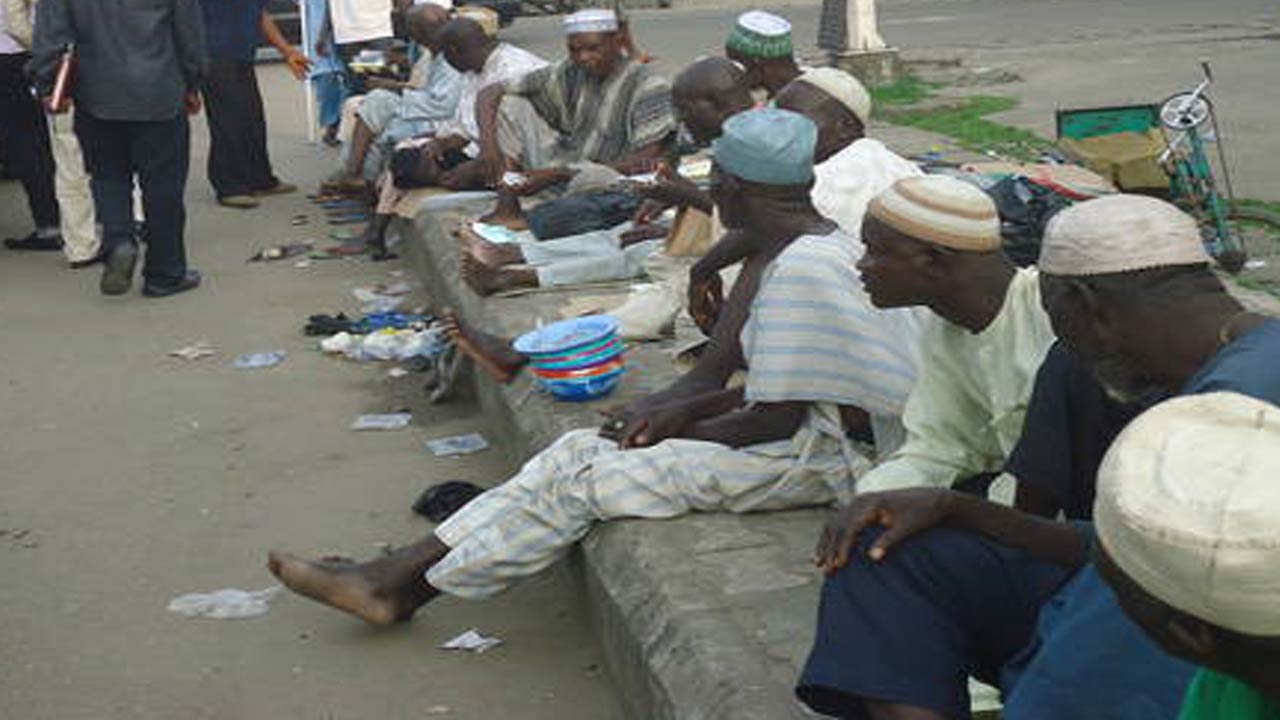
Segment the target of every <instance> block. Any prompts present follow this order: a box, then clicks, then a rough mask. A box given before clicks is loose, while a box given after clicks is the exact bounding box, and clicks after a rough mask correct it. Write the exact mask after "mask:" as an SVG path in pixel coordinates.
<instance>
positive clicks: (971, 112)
mask: <svg viewBox="0 0 1280 720" xmlns="http://www.w3.org/2000/svg"><path fill="white" fill-rule="evenodd" d="M1017 105H1018V101H1016V100H1014V99H1013V98H1007V97H996V96H993V95H975V96H973V97H970V98H965V99H964V100H963V104H960V105H957V106H955V107H940V108H933V109H921V110H902V111H895V112H892V113H889V114H888V117H887V119H888V120H889V122H892V123H895V124H897V125H908V126H910V127H916V128H920V129H921V130H928V131H930V132H936V133H940V134H942V135H946V136H948V137H951V138H953V139H955V140H956V142H958V143H959V144H960V146H961V147H963V148H965V149H967V150H972V151H974V152H987V151H991V152H995V153H996V154H998V155H1002V156H1005V157H1011V158H1015V159H1018V160H1033V159H1035V157H1036V155H1038V154H1039V153H1040V152H1041V151H1043V150H1046V149H1048V148H1051V147H1053V143H1051V142H1049V141H1048V140H1046V139H1044V138H1042V137H1040V136H1039V135H1036V134H1035V133H1033V132H1030V131H1027V130H1022V129H1019V128H1015V127H1011V126H1009V125H1004V124H1002V123H998V122H993V121H991V120H988V119H986V117H985V116H987V115H992V114H995V113H999V112H1004V111H1006V110H1011V109H1013V108H1014V107H1017Z"/></svg>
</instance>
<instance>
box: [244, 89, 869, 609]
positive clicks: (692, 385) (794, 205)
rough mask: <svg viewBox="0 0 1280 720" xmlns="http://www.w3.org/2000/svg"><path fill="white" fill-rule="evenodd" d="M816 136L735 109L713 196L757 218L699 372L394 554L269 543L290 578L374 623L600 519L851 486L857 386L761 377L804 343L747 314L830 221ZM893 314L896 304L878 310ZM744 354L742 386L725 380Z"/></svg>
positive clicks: (793, 368) (551, 451)
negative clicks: (781, 266)
mask: <svg viewBox="0 0 1280 720" xmlns="http://www.w3.org/2000/svg"><path fill="white" fill-rule="evenodd" d="M817 134H818V133H817V128H816V127H815V126H814V125H813V123H812V121H810V120H808V119H807V118H805V117H803V116H801V115H797V114H795V113H791V112H787V111H784V110H774V109H763V110H754V111H750V112H746V113H741V114H739V115H737V116H735V117H733V118H731V119H730V120H729V121H727V122H726V123H725V126H724V134H723V135H722V136H721V138H720V139H719V140H717V141H716V143H715V149H714V153H715V162H716V171H715V176H714V181H713V183H714V184H713V189H712V194H713V196H714V197H715V201H716V203H717V204H718V205H719V207H720V211H721V214H722V215H723V216H724V217H725V218H726V222H729V223H730V224H732V225H734V226H738V227H744V228H750V231H751V232H752V234H753V235H754V236H755V240H754V243H755V244H754V253H753V254H752V256H751V257H750V258H748V259H747V261H746V266H745V267H744V269H743V272H742V274H741V276H740V280H739V282H738V284H737V285H736V286H735V287H734V290H733V293H732V295H731V296H730V301H729V306H728V307H727V308H726V311H725V312H724V313H723V314H722V316H721V319H720V323H719V325H717V327H716V331H715V333H714V337H713V338H712V342H711V346H710V347H709V349H708V350H707V351H706V352H705V353H704V355H703V358H702V360H701V361H700V362H699V365H698V367H697V368H695V369H694V370H693V371H692V372H691V373H690V374H689V375H687V376H685V377H684V378H681V379H680V380H678V381H677V382H676V383H675V384H674V385H673V386H672V387H671V388H669V389H668V390H667V391H664V392H662V393H658V394H656V395H654V396H651V397H650V398H648V399H647V400H645V401H643V402H640V403H636V404H634V405H633V406H632V407H630V408H628V409H627V410H626V411H623V412H620V413H617V414H615V415H614V416H613V417H612V418H611V419H610V421H609V422H607V423H606V425H605V427H604V428H602V429H600V430H597V429H583V430H575V431H572V432H569V433H566V434H565V435H563V436H562V437H561V438H560V439H559V440H557V441H556V442H555V443H554V444H552V446H551V447H549V448H548V449H547V450H545V451H543V452H541V453H539V454H538V455H537V456H535V457H534V458H533V459H531V460H530V461H529V462H528V463H527V464H526V465H525V466H524V468H523V469H522V470H521V471H520V472H519V473H518V474H517V475H516V476H515V477H513V478H512V479H510V480H508V481H507V482H506V483H504V484H501V485H499V486H497V487H495V488H494V489H492V490H490V491H488V492H486V493H484V494H483V495H481V496H479V497H477V498H476V499H474V500H472V501H471V502H470V503H468V504H467V505H466V506H465V507H463V508H462V509H460V510H458V511H457V513H455V514H454V515H453V516H451V517H450V518H449V519H448V520H446V521H445V522H444V523H442V524H441V525H440V526H438V527H437V528H436V529H435V531H434V532H432V533H431V534H430V535H428V536H427V537H426V538H425V539H423V540H421V541H419V542H417V543H415V544H412V545H409V546H406V547H405V548H403V549H401V550H399V551H397V552H396V553H394V554H393V555H391V556H390V557H387V558H382V559H379V560H374V561H371V562H367V563H363V564H356V563H350V562H337V563H335V562H324V561H319V562H309V561H306V560H303V559H301V558H298V557H295V556H292V555H288V554H284V553H272V554H271V556H270V561H269V567H270V569H271V571H272V572H273V573H275V575H276V576H277V577H279V578H280V580H281V581H282V582H283V583H284V584H285V585H286V586H288V587H289V588H290V589H291V590H293V591H294V592H297V593H299V594H301V595H305V596H307V597H310V598H312V599H315V600H317V601H319V602H321V603H324V604H327V605H330V606H332V607H335V608H337V609H339V610H342V611H345V612H348V613H350V614H353V615H355V616H357V617H360V618H362V619H364V620H366V621H368V622H373V623H392V622H397V621H404V620H408V619H409V618H410V617H412V616H413V614H414V613H415V612H416V611H417V610H418V608H419V607H421V606H422V605H424V604H426V602H428V601H429V600H431V599H432V598H434V597H436V596H437V595H439V594H441V593H448V594H450V595H456V596H459V597H466V598H483V597H488V596H491V595H493V594H496V593H498V592H501V591H502V590H504V589H506V588H507V587H509V586H510V585H512V584H513V583H515V582H516V581H518V580H520V579H522V578H524V577H527V576H529V575H531V574H534V573H536V572H538V571H540V570H542V569H543V568H546V567H547V566H549V565H550V564H552V563H553V562H555V561H556V560H557V559H559V558H560V557H562V556H563V555H564V554H565V553H566V552H567V551H568V550H569V548H570V547H572V545H573V543H575V542H577V541H578V540H579V539H581V538H582V537H583V536H584V535H586V533H587V532H588V531H589V530H590V529H591V528H592V527H593V526H594V525H595V524H596V523H597V522H600V521H607V520H612V519H619V518H626V517H645V518H655V519H658V518H671V517H676V516H679V515H683V514H686V513H689V512H697V511H730V512H751V511H763V510H778V509H784V508H792V507H801V506H809V505H815V504H823V503H828V502H831V501H832V500H835V499H837V498H847V497H849V496H851V494H852V492H853V488H854V484H855V482H856V479H857V477H858V476H859V475H860V474H861V473H862V472H864V471H865V470H866V469H867V468H868V467H869V465H870V461H869V460H868V459H867V458H866V457H864V456H863V455H862V454H861V452H860V451H859V449H858V448H857V447H856V446H855V445H854V444H853V442H852V441H851V440H850V433H851V432H853V433H859V432H862V431H865V430H866V413H864V412H861V409H860V408H859V407H857V405H858V403H860V402H861V399H860V398H861V397H862V396H860V395H858V394H857V392H856V388H854V389H852V390H850V391H849V392H848V393H846V394H842V395H840V396H839V397H836V396H832V395H830V394H828V393H826V392H825V390H826V389H827V388H826V387H824V386H820V385H817V384H813V383H810V382H809V381H810V380H812V379H814V378H813V377H808V376H818V375H820V374H816V373H813V372H812V365H809V366H808V367H805V366H804V364H803V363H802V362H797V363H791V364H789V365H787V364H779V363H777V362H776V360H775V359H774V358H769V360H771V362H770V363H769V371H768V372H766V373H762V374H761V377H759V378H754V376H753V375H752V367H753V365H754V363H755V361H756V360H757V359H759V358H762V357H763V355H764V354H776V353H778V352H779V351H780V350H779V349H781V351H783V352H789V353H791V354H792V355H795V354H797V352H798V347H799V346H797V345H796V344H795V343H794V342H793V341H794V332H795V328H794V327H788V326H787V325H786V324H785V323H756V322H751V321H750V320H749V315H750V314H751V313H754V312H755V310H756V308H754V307H753V305H752V300H753V298H754V297H755V295H756V288H757V286H758V285H759V283H760V282H761V278H762V277H765V276H768V275H769V268H770V267H771V266H772V263H773V260H774V258H775V257H776V256H777V255H778V254H779V253H780V252H781V251H782V250H783V249H785V248H786V247H787V246H788V245H790V244H791V243H792V242H793V241H796V240H797V239H803V238H806V237H815V236H825V235H829V234H831V233H833V232H835V231H836V228H835V224H834V223H832V222H831V221H829V220H827V219H825V218H823V217H822V216H821V215H819V214H818V212H817V210H815V209H814V207H813V204H812V202H811V201H810V199H809V186H810V185H811V183H812V182H813V151H814V146H815V144H816V141H817ZM847 274H849V275H852V273H847ZM854 282H855V283H856V278H855V279H854ZM809 292H810V291H809V289H807V288H805V287H796V288H793V290H792V293H793V295H794V297H795V299H796V300H798V301H800V302H805V301H806V300H809V301H813V300H814V298H812V297H810V295H809ZM748 323H750V324H751V326H750V327H749V328H747V330H746V331H744V328H743V326H744V325H746V324H748ZM893 323H894V320H893V318H891V317H890V316H889V314H887V313H886V314H885V320H884V324H885V325H886V326H891V325H893ZM789 332H790V333H792V335H788V333H789ZM805 332H806V333H807V334H808V336H809V337H810V338H812V340H811V343H812V345H813V346H818V345H821V346H822V347H831V346H834V344H835V343H839V342H841V341H842V340H844V339H846V336H847V335H848V333H841V332H840V328H829V329H825V328H814V329H809V330H806V331H805ZM757 353H759V354H760V355H758V354H757ZM810 362H812V361H810ZM828 362H830V361H828ZM853 362H854V363H855V364H856V362H857V358H854V359H853ZM743 368H746V369H747V371H748V382H747V385H746V387H745V388H742V387H739V388H734V389H730V388H727V387H726V384H727V381H728V379H729V377H730V376H731V375H733V374H734V373H735V372H736V371H738V370H741V369H743ZM818 379H821V378H820V377H819V378H818ZM757 380H758V381H759V382H757Z"/></svg>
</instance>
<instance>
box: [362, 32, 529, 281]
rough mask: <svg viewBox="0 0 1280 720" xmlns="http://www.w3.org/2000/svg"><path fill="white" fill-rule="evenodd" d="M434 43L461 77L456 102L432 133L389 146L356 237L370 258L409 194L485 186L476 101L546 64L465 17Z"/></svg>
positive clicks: (381, 253) (381, 249) (382, 253)
mask: <svg viewBox="0 0 1280 720" xmlns="http://www.w3.org/2000/svg"><path fill="white" fill-rule="evenodd" d="M495 32H496V31H495ZM438 41H439V43H440V54H441V57H442V58H443V59H444V61H445V62H446V63H447V64H448V65H449V66H450V67H451V68H453V69H454V70H455V71H457V72H459V73H461V74H462V81H461V89H460V90H459V94H458V101H457V104H456V106H455V108H454V114H453V117H452V118H450V119H448V120H446V121H444V122H442V123H441V124H439V125H438V126H437V127H435V128H434V132H432V133H427V134H424V135H421V136H418V137H414V138H410V139H408V140H403V141H401V142H399V143H397V144H396V145H395V149H394V151H393V152H392V155H391V160H390V162H389V166H390V167H389V169H388V170H386V171H384V172H383V173H382V174H381V175H380V176H379V178H378V188H377V190H378V202H377V205H376V206H375V208H374V210H375V213H376V214H375V215H374V217H373V219H372V220H371V221H370V222H369V225H368V226H367V227H365V230H364V234H363V236H362V238H361V239H362V241H363V243H364V245H365V246H367V247H369V248H371V249H372V250H373V251H374V257H375V259H376V258H379V257H386V234H387V229H388V228H389V227H390V226H391V220H392V218H393V217H394V216H395V212H396V206H397V205H398V204H399V203H400V201H401V200H403V199H404V198H405V196H406V195H407V193H408V192H409V190H411V189H413V188H420V187H430V186H439V187H443V188H446V189H449V190H473V189H483V188H484V187H485V182H486V175H485V173H484V172H483V168H482V167H481V166H480V163H479V162H478V161H477V160H476V159H475V158H476V156H477V155H479V152H480V150H479V146H478V145H476V141H478V140H479V139H480V130H479V127H478V126H477V125H476V97H477V96H478V95H479V93H480V91H481V90H484V89H485V88H487V87H489V86H490V85H494V84H501V83H506V82H511V81H513V80H515V79H517V78H520V77H524V75H525V74H526V73H529V72H532V71H533V70H537V69H538V68H541V67H545V66H546V65H547V63H546V61H544V60H543V59H542V58H540V57H538V56H537V55H534V54H533V53H531V52H528V51H526V50H523V49H521V48H519V47H516V46H515V45H511V44H510V43H505V42H499V41H498V39H497V38H496V37H495V35H493V34H490V32H489V31H488V30H486V29H485V27H484V26H483V25H482V24H481V23H480V22H478V21H477V20H475V19H473V18H470V17H462V16H460V17H457V18H454V19H453V20H451V21H449V23H448V24H447V25H445V26H444V27H443V28H442V29H441V30H440V34H439V38H438ZM433 61H434V58H433Z"/></svg>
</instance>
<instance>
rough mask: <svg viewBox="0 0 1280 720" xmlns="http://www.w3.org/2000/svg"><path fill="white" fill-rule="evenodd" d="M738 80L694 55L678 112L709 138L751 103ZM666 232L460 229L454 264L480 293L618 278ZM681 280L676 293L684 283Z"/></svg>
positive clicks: (637, 266)
mask: <svg viewBox="0 0 1280 720" xmlns="http://www.w3.org/2000/svg"><path fill="white" fill-rule="evenodd" d="M742 80H743V73H742V71H741V70H739V69H737V68H736V67H734V66H733V64H732V62H730V61H728V60H725V59H724V58H703V59H701V60H698V61H697V62H695V63H693V64H692V65H690V66H689V67H687V68H685V69H684V70H683V71H681V72H680V74H679V75H677V76H676V79H675V81H674V83H673V97H674V98H675V103H674V104H675V112H676V116H677V118H679V120H680V122H681V123H682V124H683V126H684V127H685V128H688V129H689V130H690V131H691V132H692V133H693V135H694V136H695V137H698V138H702V139H703V140H704V142H705V143H710V142H711V141H712V140H714V139H715V138H717V137H719V136H720V128H721V126H722V125H723V123H724V121H725V120H726V119H728V118H729V117H730V116H732V115H735V114H737V113H739V112H742V111H743V110H747V109H748V108H750V107H751V101H750V98H749V97H748V94H747V91H746V86H745V84H743V82H742ZM665 167H666V166H665V165H664V168H665ZM661 184H662V186H664V187H666V188H671V194H672V195H675V194H677V193H684V194H686V195H690V196H692V201H693V202H698V203H701V201H702V198H704V197H706V193H704V192H702V191H701V190H699V189H698V188H697V186H696V185H694V184H693V183H692V182H690V181H688V180H684V179H683V178H678V177H677V178H672V179H666V180H663V181H661ZM638 192H640V193H641V194H643V193H644V192H645V191H644V189H640V190H638ZM707 202H710V200H709V199H708V200H707ZM666 235H667V229H666V228H665V227H663V226H661V225H657V224H649V223H634V224H632V223H626V224H623V225H619V226H617V227H615V228H611V229H607V230H602V231H597V232H592V233H586V234H583V235H578V236H574V237H567V238H560V239H555V240H547V241H541V242H537V241H530V242H528V243H506V244H498V243H492V242H489V241H486V240H485V239H483V238H481V237H480V236H479V235H477V234H475V233H473V232H470V231H469V230H468V229H466V228H464V229H463V230H462V231H461V237H462V247H461V250H460V253H461V255H460V258H461V267H462V272H463V276H464V277H465V278H466V280H467V282H468V283H469V284H470V285H471V287H472V288H473V289H474V290H475V291H476V292H477V293H480V294H482V295H488V294H490V293H492V292H500V291H503V290H511V289H516V288H530V287H557V286H565V285H574V284H582V283H589V282H605V281H609V280H622V279H626V278H631V277H637V276H639V275H641V274H643V273H644V271H645V266H646V261H647V260H648V258H649V256H650V255H652V254H653V253H654V252H655V251H656V250H658V248H659V247H660V246H661V243H660V242H658V238H662V237H665V236H666ZM712 240H714V239H712ZM515 266H524V267H515ZM681 287H682V289H681V293H680V297H683V283H682V285H681ZM677 309H678V308H677ZM463 347H464V348H465V345H464V346H463Z"/></svg>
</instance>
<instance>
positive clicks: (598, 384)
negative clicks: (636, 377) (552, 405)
mask: <svg viewBox="0 0 1280 720" xmlns="http://www.w3.org/2000/svg"><path fill="white" fill-rule="evenodd" d="M625 372H626V368H619V369H618V370H616V371H614V372H611V373H609V374H608V375H600V376H597V377H590V378H578V379H571V380H549V379H547V378H538V384H539V385H541V386H542V387H543V388H544V389H545V390H546V391H547V392H549V393H551V394H552V395H554V396H555V397H556V398H557V399H559V400H567V401H569V402H586V401H588V400H595V399H597V398H602V397H604V396H605V395H608V394H609V393H611V392H613V389H614V388H616V387H618V383H620V382H622V374H623V373H625Z"/></svg>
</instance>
